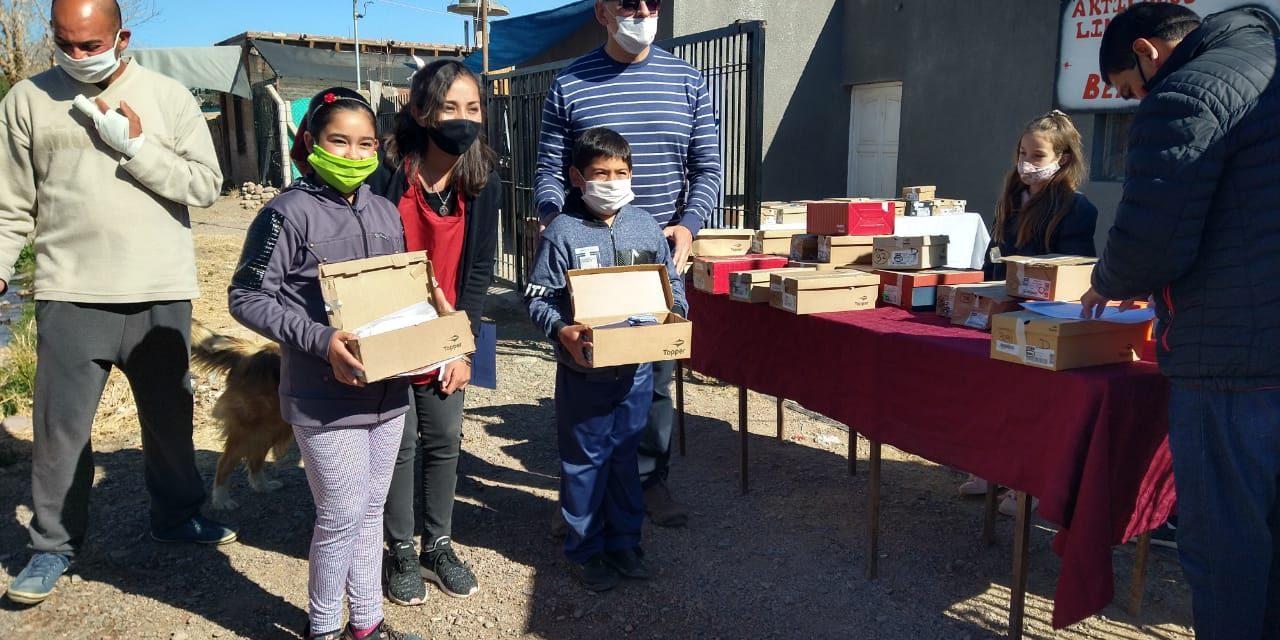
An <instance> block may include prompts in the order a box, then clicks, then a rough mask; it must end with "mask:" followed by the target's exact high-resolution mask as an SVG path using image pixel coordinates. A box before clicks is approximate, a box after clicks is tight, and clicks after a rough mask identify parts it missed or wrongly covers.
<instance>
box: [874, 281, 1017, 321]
mask: <svg viewBox="0 0 1280 640" xmlns="http://www.w3.org/2000/svg"><path fill="white" fill-rule="evenodd" d="M876 274H877V275H879V276H880V301H881V302H883V303H885V304H886V305H889V306H893V307H899V308H902V309H906V310H908V311H910V310H912V309H933V308H935V307H936V306H937V294H938V288H939V286H940V285H954V284H971V283H975V282H982V272H981V271H967V270H960V269H926V270H924V271H888V270H883V269H882V270H878V271H876ZM997 284H998V283H997ZM948 304H949V303H948ZM948 317H950V316H948Z"/></svg>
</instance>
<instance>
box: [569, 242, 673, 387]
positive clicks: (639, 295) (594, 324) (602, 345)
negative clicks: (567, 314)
mask: <svg viewBox="0 0 1280 640" xmlns="http://www.w3.org/2000/svg"><path fill="white" fill-rule="evenodd" d="M568 280H569V295H570V296H571V297H572V300H573V321H574V322H575V323H581V324H585V325H587V326H590V327H591V344H592V347H591V366H592V367H593V368H600V367H613V366H618V365H624V364H643V363H645V362H657V361H659V360H682V359H684V358H688V357H689V349H690V342H691V341H692V340H693V325H692V324H691V323H690V322H689V321H688V320H686V319H685V318H682V317H680V316H679V315H677V314H675V313H673V312H672V311H671V305H672V304H673V302H674V300H673V297H672V294H671V281H670V280H668V278H667V267H666V265H661V264H642V265H634V266H629V267H605V268H603V269H575V270H573V271H570V272H569V274H568ZM637 315H649V316H653V317H654V319H655V320H657V321H658V324H652V325H642V326H627V319H628V318H630V317H632V316H637Z"/></svg>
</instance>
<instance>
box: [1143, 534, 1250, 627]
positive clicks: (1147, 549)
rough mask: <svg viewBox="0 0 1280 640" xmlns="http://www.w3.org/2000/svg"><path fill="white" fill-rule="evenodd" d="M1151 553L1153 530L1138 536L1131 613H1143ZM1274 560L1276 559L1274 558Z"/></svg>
mask: <svg viewBox="0 0 1280 640" xmlns="http://www.w3.org/2000/svg"><path fill="white" fill-rule="evenodd" d="M1150 553H1151V532H1150V531H1148V532H1146V533H1144V534H1142V535H1140V536H1138V544H1137V548H1136V549H1134V552H1133V577H1131V578H1130V579H1129V615H1131V616H1133V617H1135V618H1136V617H1138V614H1140V613H1142V595H1143V592H1145V591H1146V590H1147V558H1148V556H1149V555H1150ZM1273 562H1274V560H1273Z"/></svg>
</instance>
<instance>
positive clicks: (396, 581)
mask: <svg viewBox="0 0 1280 640" xmlns="http://www.w3.org/2000/svg"><path fill="white" fill-rule="evenodd" d="M382 574H383V578H384V579H385V581H386V583H387V599H388V600H390V601H392V602H394V603H395V604H398V605H400V606H402V607H414V606H417V605H420V604H422V603H424V602H426V601H427V585H426V584H424V583H423V582H422V577H421V576H419V575H418V550H417V549H415V548H414V546H413V541H412V540H410V541H407V542H396V543H394V544H392V545H391V551H390V553H388V554H387V559H386V562H385V564H384V566H383V572H382Z"/></svg>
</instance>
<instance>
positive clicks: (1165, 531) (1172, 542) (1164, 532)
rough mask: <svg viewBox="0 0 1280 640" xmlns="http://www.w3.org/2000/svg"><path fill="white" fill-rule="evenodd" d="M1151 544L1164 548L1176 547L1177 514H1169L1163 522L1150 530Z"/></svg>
mask: <svg viewBox="0 0 1280 640" xmlns="http://www.w3.org/2000/svg"><path fill="white" fill-rule="evenodd" d="M1151 544H1153V545H1155V546H1157V547H1164V548H1166V549H1173V550H1175V551H1176V550H1177V549H1178V516H1169V519H1168V520H1165V522H1164V524H1162V525H1160V526H1158V527H1156V528H1155V529H1152V530H1151Z"/></svg>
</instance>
